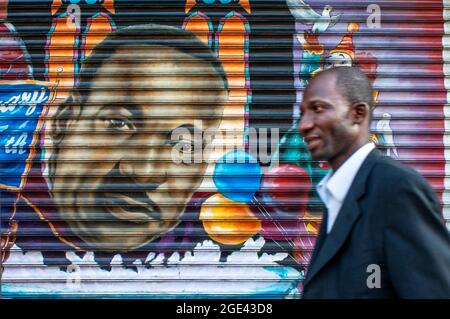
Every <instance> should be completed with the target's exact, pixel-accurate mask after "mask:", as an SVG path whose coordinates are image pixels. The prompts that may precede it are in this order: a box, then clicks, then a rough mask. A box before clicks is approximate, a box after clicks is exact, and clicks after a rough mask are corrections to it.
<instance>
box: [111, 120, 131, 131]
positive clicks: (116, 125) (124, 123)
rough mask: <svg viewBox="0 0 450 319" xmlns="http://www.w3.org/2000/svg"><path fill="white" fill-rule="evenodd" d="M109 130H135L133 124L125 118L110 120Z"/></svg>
mask: <svg viewBox="0 0 450 319" xmlns="http://www.w3.org/2000/svg"><path fill="white" fill-rule="evenodd" d="M107 121H108V128H109V129H113V130H120V131H131V130H133V129H134V126H133V124H132V123H131V122H130V121H129V120H127V119H124V118H112V119H108V120H107Z"/></svg>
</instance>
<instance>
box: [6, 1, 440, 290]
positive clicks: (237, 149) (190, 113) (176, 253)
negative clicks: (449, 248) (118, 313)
mask: <svg viewBox="0 0 450 319" xmlns="http://www.w3.org/2000/svg"><path fill="white" fill-rule="evenodd" d="M397 2H398V3H397V5H396V6H393V5H390V4H389V2H387V1H359V2H358V3H357V4H356V3H353V4H352V5H349V4H348V3H346V2H344V1H338V0H329V1H312V0H310V1H302V0H284V1H257V0H231V1H230V0H227V1H225V0H223V1H222V0H220V1H219V0H216V1H213V0H196V1H194V0H187V1H181V0H180V1H170V3H169V2H168V3H167V4H163V3H161V2H158V1H150V0H148V1H137V2H134V1H118V0H110V1H106V0H105V1H103V0H93V1H88V0H82V1H79V0H77V1H74V0H53V1H51V2H49V3H47V2H45V3H44V2H40V1H34V2H32V3H25V2H23V1H22V2H21V1H13V0H10V1H9V2H4V3H5V5H4V9H2V10H0V12H4V14H3V16H2V18H3V19H2V20H1V23H0V40H1V42H0V45H1V46H2V50H1V51H0V63H1V71H0V80H1V82H0V89H1V96H0V117H1V124H0V132H1V134H2V135H1V137H0V141H1V142H0V147H1V149H0V168H1V174H0V192H1V210H0V213H1V214H0V217H1V248H2V254H1V271H2V272H1V280H2V281H1V285H2V294H3V295H4V296H8V297H35V296H53V297H68V296H78V297H83V296H94V297H95V296H97V297H100V296H102V297H104V296H106V297H108V296H122V297H127V296H132V297H147V298H153V297H174V298H176V297H186V296H188V297H230V296H231V297H242V296H245V297H271V298H299V297H300V296H301V292H302V280H303V278H304V275H305V272H306V271H307V268H308V263H309V260H310V258H311V253H312V250H313V248H314V244H315V238H316V236H317V232H318V229H319V227H320V221H321V213H322V209H323V208H322V204H321V202H320V201H319V198H318V195H317V193H316V190H315V185H316V184H317V183H318V182H319V181H320V179H321V178H322V177H323V176H324V175H325V174H326V172H327V170H328V166H327V164H326V163H321V162H314V161H312V160H311V158H310V156H309V153H308V152H307V150H306V146H305V143H304V141H303V137H302V135H301V134H300V132H299V131H298V129H297V127H298V123H299V117H300V114H299V105H300V103H301V101H302V92H303V90H304V88H305V86H306V85H307V83H308V81H309V80H310V79H311V78H312V77H313V76H314V75H315V74H317V72H319V71H320V70H322V69H326V68H330V67H339V66H341V65H356V66H358V67H360V68H361V69H362V70H363V71H364V72H366V73H367V74H368V76H369V78H370V79H371V81H372V84H373V85H374V87H375V88H376V93H375V96H374V98H375V100H376V101H377V103H376V107H375V109H374V110H373V135H372V139H373V141H374V142H375V143H376V144H377V145H378V147H379V148H380V149H381V150H383V151H384V152H385V153H386V154H387V155H389V156H393V157H396V158H397V159H399V160H402V161H404V162H406V163H408V164H410V165H411V166H413V167H414V168H416V169H417V170H418V171H419V172H421V173H422V174H423V175H425V176H426V177H427V178H428V179H429V181H430V182H431V184H432V185H433V187H434V188H435V190H436V191H437V193H438V194H439V195H440V196H441V199H442V202H443V204H444V205H443V206H444V213H445V201H444V198H445V196H444V195H445V193H446V189H445V187H444V180H445V176H446V167H445V154H444V146H445V145H446V144H445V143H444V136H445V132H446V131H445V127H444V121H445V116H444V104H446V103H447V100H446V99H447V91H446V89H445V86H444V74H443V56H442V54H443V53H442V52H443V46H442V38H443V36H444V24H443V12H442V2H441V1H428V2H429V4H428V5H427V6H428V9H427V10H424V9H423V7H422V6H421V3H422V1H397ZM374 3H377V4H378V6H379V7H380V8H381V10H382V12H383V14H384V15H385V16H386V21H383V22H382V25H381V26H379V27H372V26H370V25H369V24H368V22H367V21H368V19H369V18H370V15H371V13H370V12H369V11H368V7H369V6H370V5H372V4H374ZM32 13H35V14H36V17H38V18H39V19H31V20H30V19H27V17H29V15H30V14H32ZM405 15H407V16H408V20H407V21H406V20H405V21H403V20H401V19H402V17H404V16H405ZM424 19H429V20H428V21H425V20H424ZM262 128H264V129H269V130H270V133H269V135H264V134H262V133H261V132H262V131H260V129H262ZM254 132H256V133H255V134H253V133H254ZM260 133H261V134H260ZM255 138H256V140H257V145H258V147H256V152H254V151H253V149H252V145H251V144H252V139H255ZM264 143H265V145H266V146H270V147H272V148H273V150H274V151H273V152H269V153H270V156H269V159H270V160H269V161H264V157H263V156H262V155H261V154H262V153H266V151H267V150H265V149H263V146H262V145H263V144H264ZM199 145H200V146H199ZM270 147H269V148H270ZM174 156H175V157H176V158H177V159H180V160H176V159H175V158H174ZM197 156H199V157H197ZM186 158H187V159H189V161H185V159H186ZM446 217H447V218H448V216H446Z"/></svg>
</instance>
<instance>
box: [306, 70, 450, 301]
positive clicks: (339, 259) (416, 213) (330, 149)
mask: <svg viewBox="0 0 450 319" xmlns="http://www.w3.org/2000/svg"><path fill="white" fill-rule="evenodd" d="M373 103H374V101H373V89H372V87H371V84H370V82H369V79H368V78H367V77H366V75H365V74H364V73H363V72H361V71H360V70H359V69H357V68H355V67H339V68H334V69H328V70H326V71H323V72H321V73H319V74H318V75H317V76H316V77H314V78H313V79H312V80H311V81H310V83H309V85H308V87H307V88H306V90H305V94H304V99H303V102H302V105H301V121H300V125H299V130H300V131H301V132H302V134H303V135H304V139H305V141H306V143H307V145H308V150H309V152H310V153H311V157H312V158H313V159H314V160H324V161H328V163H329V164H330V166H331V168H332V169H331V171H330V173H329V174H328V175H327V176H325V178H324V179H323V180H322V181H321V182H320V183H319V185H318V187H317V191H318V193H319V195H320V197H321V199H322V200H323V202H324V203H325V206H326V211H325V214H324V219H323V223H322V227H321V229H320V233H319V237H318V239H317V245H316V248H315V251H314V253H313V256H312V259H311V264H310V267H309V270H308V273H307V275H306V279H305V281H304V290H303V298H450V235H449V232H448V231H447V229H446V228H445V224H444V220H443V218H442V216H441V213H440V211H441V209H440V207H439V202H438V199H437V197H436V195H435V193H434V192H433V190H432V189H431V187H430V186H429V184H428V183H427V182H426V181H425V179H424V178H423V177H422V176H421V175H419V174H418V173H417V172H415V171H414V170H412V169H410V168H408V167H407V166H405V165H403V164H401V163H399V162H396V161H394V160H393V159H391V158H389V157H386V156H382V155H381V154H380V153H379V152H378V151H377V150H375V149H374V148H375V146H374V145H373V143H371V142H370V121H371V109H372V106H373Z"/></svg>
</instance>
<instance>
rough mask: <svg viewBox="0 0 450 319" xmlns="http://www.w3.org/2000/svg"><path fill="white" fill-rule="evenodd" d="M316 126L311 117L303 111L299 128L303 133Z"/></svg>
mask: <svg viewBox="0 0 450 319" xmlns="http://www.w3.org/2000/svg"><path fill="white" fill-rule="evenodd" d="M313 127H314V122H313V121H312V119H311V117H310V116H309V115H308V114H307V113H303V114H302V116H301V118H300V123H299V124H298V130H299V131H300V132H301V133H303V134H304V133H305V132H307V131H309V130H311V129H312V128H313Z"/></svg>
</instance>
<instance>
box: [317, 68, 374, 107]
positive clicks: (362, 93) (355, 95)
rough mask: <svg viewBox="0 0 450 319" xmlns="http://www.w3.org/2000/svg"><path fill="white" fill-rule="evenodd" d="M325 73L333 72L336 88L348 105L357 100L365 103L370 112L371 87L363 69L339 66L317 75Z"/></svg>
mask: <svg viewBox="0 0 450 319" xmlns="http://www.w3.org/2000/svg"><path fill="white" fill-rule="evenodd" d="M326 74H333V75H334V76H335V77H336V88H337V89H338V90H339V91H340V92H341V94H342V95H343V96H344V97H345V98H346V99H347V101H348V102H349V103H350V105H353V104H355V103H358V102H364V103H367V105H369V107H370V111H371V113H372V111H373V109H374V108H375V100H374V92H373V87H372V84H371V83H370V80H369V78H368V77H367V75H366V74H365V73H364V72H363V71H361V70H360V69H359V68H357V67H354V66H339V67H335V68H331V69H327V70H325V71H322V72H320V73H318V74H317V77H319V76H323V75H326Z"/></svg>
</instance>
